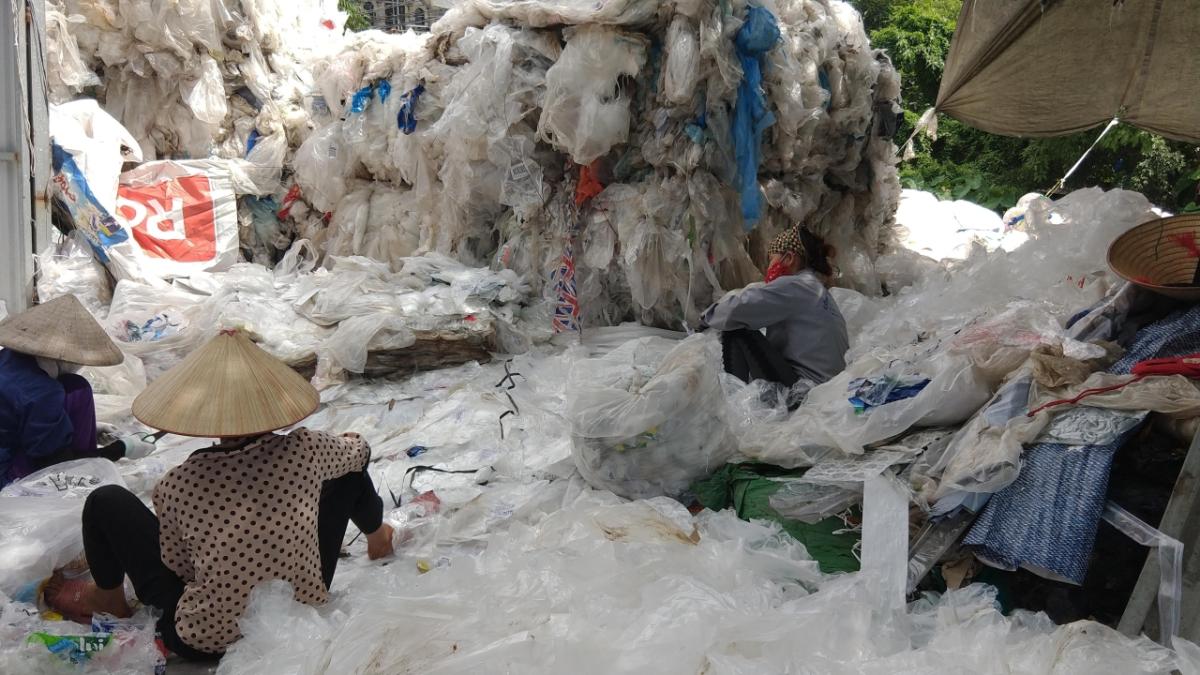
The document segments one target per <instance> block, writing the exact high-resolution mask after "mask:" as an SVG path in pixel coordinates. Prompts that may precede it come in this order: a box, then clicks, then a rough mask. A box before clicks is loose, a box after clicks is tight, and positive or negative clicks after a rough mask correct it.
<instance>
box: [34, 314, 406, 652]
mask: <svg viewBox="0 0 1200 675" xmlns="http://www.w3.org/2000/svg"><path fill="white" fill-rule="evenodd" d="M319 401H320V399H319V397H318V395H317V391H316V389H314V388H313V387H312V385H311V384H309V383H308V382H307V381H305V380H304V378H302V377H300V376H299V375H298V374H296V373H295V372H294V371H293V370H291V369H290V368H288V367H287V365H285V364H284V363H283V362H281V361H279V360H277V359H275V358H274V357H272V356H271V355H269V354H267V353H266V352H264V351H263V350H262V349H259V348H258V347H257V346H256V345H255V344H254V343H253V342H251V341H250V340H249V339H248V338H246V337H245V336H244V335H242V334H240V333H237V332H222V333H221V334H220V335H218V336H217V337H215V338H213V339H212V340H211V341H209V342H208V343H207V344H205V345H204V346H203V347H201V348H200V349H198V350H196V351H195V352H193V353H192V354H190V355H189V356H188V357H187V358H186V359H184V360H183V361H182V362H181V363H180V364H179V365H177V366H175V367H174V368H172V369H171V370H169V371H167V372H166V373H164V374H163V375H162V376H161V377H159V378H158V379H157V380H155V381H154V382H153V383H152V384H151V385H150V386H149V387H147V388H146V389H145V391H143V392H142V393H141V394H140V395H139V396H138V397H137V399H135V400H134V402H133V414H134V416H135V417H137V418H138V419H139V420H141V422H142V423H143V424H146V425H147V426H150V427H154V428H156V429H162V430H164V431H167V432H170V433H175V434H182V435H185V436H201V437H211V438H219V439H221V440H220V442H219V443H217V444H216V445H214V446H212V447H211V448H208V449H205V450H201V451H198V452H196V453H194V454H192V456H191V457H189V458H188V459H187V460H186V461H184V463H183V464H181V465H179V466H177V467H175V468H174V469H172V470H171V471H169V472H168V473H167V475H166V476H164V477H163V479H162V480H161V481H160V482H159V483H158V485H157V486H155V488H154V493H153V502H154V512H153V513H151V511H150V510H149V509H148V508H146V506H145V505H144V504H142V502H141V500H139V499H138V498H137V497H136V496H134V495H133V494H132V493H131V492H129V491H128V490H125V489H124V488H121V487H118V486H114V485H107V486H103V487H100V488H98V489H96V490H95V491H94V492H92V494H90V495H89V496H88V499H87V502H86V503H85V504H84V508H83V543H84V552H85V554H86V556H87V561H88V565H89V566H90V567H91V572H92V577H93V579H94V583H90V582H87V583H82V582H63V583H60V584H59V585H57V586H54V587H51V588H50V589H48V590H47V593H46V595H47V600H48V601H49V603H50V604H51V606H53V607H55V608H56V609H59V610H60V611H62V612H63V613H64V614H66V615H67V616H73V617H79V618H86V617H90V616H91V614H92V613H93V612H109V613H112V614H115V615H117V616H128V615H129V614H130V608H129V606H128V604H127V603H126V599H125V593H124V589H123V583H124V580H125V577H126V576H128V577H129V579H130V581H131V582H132V584H133V588H134V591H135V592H136V594H137V596H138V598H139V599H140V600H141V601H142V603H143V604H147V605H152V606H154V607H156V608H158V609H159V610H161V611H162V613H163V616H162V618H161V619H159V622H158V629H159V632H160V633H161V635H162V639H163V643H164V644H165V645H166V646H167V647H168V648H169V649H170V650H171V651H173V652H175V653H177V654H179V655H180V656H183V657H184V658H189V659H214V658H219V657H220V655H221V654H223V653H224V652H225V649H226V648H227V647H228V646H229V645H230V644H232V643H233V642H234V641H235V640H237V639H238V637H239V636H240V633H239V630H238V620H239V619H240V618H241V616H242V613H243V611H244V610H245V608H246V602H247V600H248V599H249V596H250V591H251V590H253V589H254V587H255V586H257V585H259V584H261V583H263V582H266V581H270V580H272V579H282V580H284V581H287V582H289V583H290V584H291V585H292V588H293V589H294V590H295V598H296V600H298V601H300V602H304V603H307V604H310V605H318V604H321V603H324V602H325V601H326V600H327V599H328V597H329V596H328V590H329V585H330V583H331V582H332V581H333V573H334V569H335V568H336V566H337V560H338V553H339V551H340V549H341V545H342V540H343V538H344V537H345V534H346V528H347V525H348V523H349V522H351V521H353V522H354V524H355V525H356V526H357V527H358V528H359V529H360V530H362V531H363V532H364V533H366V534H367V552H368V555H369V556H370V558H371V559H376V558H380V557H384V556H386V555H390V554H391V552H392V529H391V528H390V527H389V526H388V525H386V524H385V523H383V502H382V500H381V499H380V498H379V495H378V494H376V492H375V487H374V485H373V484H372V483H371V478H370V476H369V475H368V474H367V470H366V469H367V463H368V461H369V460H370V447H369V446H368V445H367V442H366V441H365V440H363V439H362V438H361V437H360V436H358V435H357V434H346V435H343V436H331V435H329V434H325V433H321V432H317V431H309V430H307V429H303V428H300V429H296V430H294V431H292V432H290V433H287V434H274V433H271V432H272V431H274V430H277V429H282V428H285V427H290V426H292V425H294V424H295V423H297V422H299V421H300V420H302V419H304V418H305V417H308V416H309V415H310V414H312V412H313V411H314V410H316V408H317V405H318V403H319Z"/></svg>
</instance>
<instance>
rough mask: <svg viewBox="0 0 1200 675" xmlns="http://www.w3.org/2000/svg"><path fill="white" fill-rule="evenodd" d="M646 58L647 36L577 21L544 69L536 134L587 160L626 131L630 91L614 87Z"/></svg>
mask: <svg viewBox="0 0 1200 675" xmlns="http://www.w3.org/2000/svg"><path fill="white" fill-rule="evenodd" d="M645 61H646V44H645V40H644V39H643V38H640V37H636V36H634V35H632V34H627V33H620V32H617V31H615V30H612V29H610V28H603V27H600V26H593V25H589V26H581V27H579V28H578V29H576V30H575V32H574V33H573V34H572V35H571V36H570V37H569V38H568V39H567V46H566V47H565V48H564V49H563V53H562V56H561V57H559V59H558V61H556V62H555V63H554V65H553V66H551V67H550V70H548V71H547V72H546V96H545V100H544V102H543V104H542V116H541V119H540V120H538V135H539V136H540V137H541V138H542V139H544V140H546V141H548V142H550V143H553V144H554V145H555V146H556V147H558V148H560V149H562V150H563V151H565V152H567V153H568V154H569V155H571V159H572V160H574V161H575V163H576V164H591V163H592V161H594V160H595V159H596V158H598V157H602V156H604V155H605V154H608V151H609V150H611V149H612V147H613V146H614V145H617V144H618V143H623V142H625V140H626V139H627V138H628V137H629V122H630V112H629V103H630V100H629V97H628V94H625V93H624V92H622V90H621V89H620V87H618V79H619V78H620V77H622V76H625V77H636V76H637V74H638V72H639V71H640V70H641V68H642V66H643V64H644V63H645Z"/></svg>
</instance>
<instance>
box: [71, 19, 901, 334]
mask: <svg viewBox="0 0 1200 675" xmlns="http://www.w3.org/2000/svg"><path fill="white" fill-rule="evenodd" d="M47 21H48V25H49V31H48V40H49V44H48V51H49V57H48V58H49V64H48V72H49V74H50V84H51V97H52V100H53V101H54V102H56V103H57V102H63V101H67V100H71V99H75V98H79V97H84V96H90V97H95V98H96V99H97V100H99V101H100V102H101V104H102V106H103V107H104V109H105V110H107V111H108V112H110V113H111V114H112V115H113V116H114V117H115V118H116V119H117V120H119V121H120V122H121V123H123V124H124V125H125V126H126V128H127V129H128V130H129V132H130V134H131V135H132V137H133V138H134V139H136V140H137V141H138V142H139V144H141V146H142V150H143V154H144V156H145V158H146V159H148V160H149V159H154V158H200V157H208V156H218V157H222V158H227V159H232V158H246V159H250V160H251V161H254V162H255V163H256V164H257V165H258V166H260V167H273V168H274V167H277V168H278V169H280V170H281V172H282V173H281V180H280V182H279V183H278V187H277V189H276V190H275V192H274V194H273V195H271V196H269V197H265V198H262V199H252V200H243V202H242V204H241V210H240V214H239V216H240V219H241V222H242V231H241V235H242V236H241V239H242V241H241V245H242V248H243V250H244V252H245V253H246V254H247V256H248V257H249V258H250V259H252V260H254V261H255V262H259V263H263V264H266V265H268V266H270V265H271V264H273V263H274V262H276V261H277V260H278V259H279V258H280V257H281V256H282V255H283V252H284V251H286V250H287V248H288V246H289V244H290V243H291V242H292V241H293V240H295V239H307V240H309V241H310V242H312V243H313V245H314V246H315V248H316V250H317V251H318V253H319V254H320V255H321V256H347V255H362V256H367V257H370V258H373V259H375V260H379V261H383V262H391V261H393V260H396V259H398V258H402V257H405V256H409V255H412V254H413V253H415V252H423V251H437V252H441V253H445V254H448V255H451V256H453V257H455V258H457V259H459V260H460V261H462V262H464V263H468V264H472V265H491V266H494V267H498V268H510V269H513V270H515V271H516V272H518V273H519V274H521V275H522V276H523V277H525V278H526V279H527V280H528V282H529V283H530V284H531V285H532V286H533V287H534V289H535V292H541V293H544V294H546V295H552V292H553V283H554V282H553V279H552V277H553V274H554V271H555V270H556V269H558V267H559V266H560V265H561V264H562V261H563V257H564V251H565V250H566V249H568V244H571V245H572V246H571V247H570V251H571V255H572V256H573V263H574V265H575V271H576V274H577V278H578V294H579V300H580V306H581V309H582V313H583V317H584V322H585V323H590V325H604V324H613V323H618V322H620V321H621V320H629V319H633V320H639V321H642V322H644V323H655V324H658V325H662V326H670V327H672V328H676V329H678V328H679V327H680V325H681V321H684V320H688V321H691V322H693V323H694V322H695V320H696V318H697V312H698V310H699V309H703V308H704V307H705V306H707V305H708V304H709V303H711V302H712V301H714V299H716V298H719V297H720V295H721V294H722V293H723V292H724V291H726V290H729V289H730V288H735V287H738V286H740V285H742V284H744V283H746V282H748V281H751V280H755V279H756V278H758V277H757V275H758V272H757V271H756V269H755V264H754V263H755V262H757V263H759V264H760V266H761V263H762V258H763V257H764V255H765V254H764V251H765V246H766V243H767V242H768V241H769V240H770V238H771V237H772V236H774V234H775V233H777V232H778V231H779V230H781V229H782V228H784V227H787V226H790V225H793V224H795V223H805V224H806V225H808V226H809V227H811V228H812V229H813V230H815V231H816V232H818V233H819V234H822V235H825V236H827V237H828V238H829V240H830V241H831V243H833V244H834V245H835V246H836V247H837V248H838V250H839V251H840V256H839V259H838V262H839V265H840V270H841V279H842V283H843V284H844V285H848V286H851V287H854V288H857V289H858V290H862V291H864V292H867V293H873V292H876V291H878V289H879V286H878V280H877V278H876V275H875V274H874V272H873V267H872V262H873V261H874V259H875V258H876V257H877V255H878V254H879V253H880V252H881V251H882V250H883V248H884V247H885V245H886V244H887V243H888V242H889V240H890V231H891V214H892V212H893V211H894V209H895V205H896V203H897V200H898V198H899V185H898V181H897V174H896V169H895V161H896V160H895V157H896V155H895V151H894V146H893V143H892V139H891V133H892V132H893V131H894V126H895V125H894V123H895V119H896V115H897V113H898V111H899V107H898V105H897V103H896V100H897V98H898V97H899V92H900V89H899V78H898V76H897V74H896V72H895V71H894V70H893V68H892V66H891V64H890V62H889V61H888V59H887V57H886V56H885V55H884V54H883V53H882V52H878V51H875V50H873V49H872V48H871V46H870V44H869V43H868V40H867V37H866V34H865V32H864V30H863V26H862V21H861V19H860V17H859V15H858V13H857V12H856V11H855V10H854V9H853V8H852V7H851V6H850V5H849V4H847V3H845V2H841V1H839V0H832V1H830V0H782V1H778V2H776V1H770V2H764V3H761V5H749V4H747V3H746V2H744V1H741V0H738V1H735V2H732V3H727V2H720V3H718V2H715V1H714V0H681V1H679V2H670V3H658V2H650V1H648V0H636V1H634V2H621V3H602V4H593V3H584V2H572V1H565V0H559V1H547V2H522V3H516V2H512V3H510V2H496V1H494V0H487V1H484V0H464V2H461V3H459V4H457V5H456V6H454V7H453V8H452V9H451V10H450V11H449V12H447V13H446V15H445V16H444V17H443V18H442V19H441V20H440V21H438V22H437V23H436V24H435V25H434V26H433V28H432V31H431V32H430V33H426V34H419V35H418V34H414V33H411V32H410V33H405V34H385V33H382V32H378V31H366V32H360V33H352V32H345V31H343V22H344V16H343V15H342V14H340V13H339V12H338V11H337V10H336V6H335V4H334V3H330V2H321V1H319V0H303V1H301V2H279V1H277V0H269V1H267V2H254V3H249V2H237V1H229V0H220V1H218V2H209V1H208V0H203V1H199V2H197V1H194V0H184V1H183V2H178V3H171V4H169V5H164V6H162V7H159V6H158V5H153V4H151V3H147V2H133V3H120V4H119V5H117V4H111V3H106V2H101V1H98V0H54V1H53V2H51V3H49V4H48V5H47ZM585 205H586V208H580V207H581V206H585Z"/></svg>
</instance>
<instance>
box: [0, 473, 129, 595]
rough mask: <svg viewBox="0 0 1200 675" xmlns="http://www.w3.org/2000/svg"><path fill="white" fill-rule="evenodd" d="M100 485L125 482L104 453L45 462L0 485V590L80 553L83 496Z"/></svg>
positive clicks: (12, 589) (38, 577)
mask: <svg viewBox="0 0 1200 675" xmlns="http://www.w3.org/2000/svg"><path fill="white" fill-rule="evenodd" d="M101 485H120V486H122V487H124V486H125V482H124V481H123V480H122V479H121V474H120V473H118V472H117V468H116V465H114V464H113V463H112V462H110V461H108V460H107V459H99V458H92V459H77V460H72V461H70V462H63V463H61V464H55V465H53V466H49V467H47V468H45V469H42V470H41V471H37V472H35V473H32V474H30V475H28V476H26V477H24V478H22V479H20V480H18V481H16V482H13V483H10V484H9V485H7V486H5V487H4V489H3V490H2V491H0V541H3V542H4V545H3V546H0V593H4V594H6V595H9V596H17V595H20V594H24V593H26V592H27V591H28V590H29V588H30V585H31V584H37V583H38V582H40V581H42V580H43V579H46V578H47V577H49V576H50V575H51V574H52V573H53V572H54V570H56V569H58V568H59V567H62V566H63V565H65V564H67V563H68V562H71V561H72V560H74V559H75V558H77V557H79V555H80V554H82V553H83V535H82V534H81V533H80V530H79V522H80V521H79V518H80V514H81V513H82V512H83V502H84V499H85V498H86V497H87V496H88V495H89V494H91V492H92V491H93V490H95V489H96V488H98V487H100V486H101Z"/></svg>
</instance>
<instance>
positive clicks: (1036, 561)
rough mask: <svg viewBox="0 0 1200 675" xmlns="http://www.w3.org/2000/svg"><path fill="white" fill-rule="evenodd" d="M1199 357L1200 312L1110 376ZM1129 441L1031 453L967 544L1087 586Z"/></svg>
mask: <svg viewBox="0 0 1200 675" xmlns="http://www.w3.org/2000/svg"><path fill="white" fill-rule="evenodd" d="M1196 352H1200V306H1198V307H1194V308H1192V309H1189V310H1185V311H1179V312H1175V313H1174V314H1171V315H1169V316H1167V317H1166V318H1164V319H1162V320H1161V321H1158V322H1156V323H1153V324H1151V325H1149V326H1146V327H1145V328H1142V329H1141V330H1140V331H1138V333H1137V335H1136V336H1135V337H1134V339H1133V344H1132V345H1131V346H1130V347H1129V351H1128V352H1126V354H1125V356H1124V357H1123V358H1122V359H1121V360H1120V361H1118V362H1117V363H1116V364H1114V365H1113V367H1112V368H1110V369H1109V372H1112V373H1117V374H1127V373H1129V372H1130V371H1131V370H1132V369H1133V366H1134V365H1135V364H1137V363H1138V362H1140V361H1144V360H1146V359H1154V358H1168V357H1174V356H1183V355H1185V354H1193V353H1196ZM1115 414H1117V413H1114V415H1115ZM1132 433H1133V431H1130V432H1129V433H1127V434H1126V435H1124V436H1122V437H1121V438H1118V439H1115V440H1113V441H1110V442H1108V443H1105V444H1102V445H1089V446H1082V447H1078V446H1077V447H1070V446H1066V445H1062V444H1059V443H1040V444H1037V445H1033V446H1030V447H1027V448H1026V449H1025V453H1024V455H1023V461H1024V465H1023V466H1022V467H1021V473H1020V475H1018V476H1017V480H1016V481H1014V482H1013V484H1012V485H1010V486H1008V487H1007V488H1005V489H1003V490H1001V491H1000V492H997V493H996V494H995V495H994V496H993V497H992V499H991V501H990V502H989V503H988V505H987V506H986V507H985V508H984V510H983V512H982V513H981V514H980V515H979V519H978V520H977V521H976V522H975V524H974V525H973V526H972V527H971V530H970V532H968V533H967V536H966V538H965V539H964V540H963V543H964V544H966V545H968V546H971V547H972V548H973V550H974V551H975V554H976V555H977V556H978V557H979V558H980V559H981V560H983V561H985V562H987V563H988V564H991V565H994V566H996V567H1000V568H1002V569H1009V570H1012V569H1016V568H1018V567H1023V568H1025V569H1028V570H1030V571H1031V572H1034V573H1036V574H1039V575H1041V576H1044V577H1047V578H1051V579H1057V580H1059V581H1068V582H1071V583H1075V584H1081V583H1083V578H1084V576H1085V575H1086V574H1087V569H1088V563H1089V562H1090V558H1091V555H1092V545H1093V544H1094V543H1095V540H1096V531H1097V530H1098V529H1099V527H1100V518H1101V515H1102V514H1103V511H1104V502H1105V499H1106V493H1107V491H1108V475H1109V471H1110V470H1111V468H1112V461H1113V456H1114V455H1115V454H1116V452H1117V450H1118V449H1119V448H1120V447H1121V445H1122V444H1123V443H1124V441H1125V439H1127V438H1128V437H1129V434H1132Z"/></svg>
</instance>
